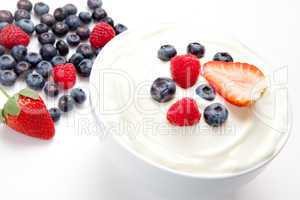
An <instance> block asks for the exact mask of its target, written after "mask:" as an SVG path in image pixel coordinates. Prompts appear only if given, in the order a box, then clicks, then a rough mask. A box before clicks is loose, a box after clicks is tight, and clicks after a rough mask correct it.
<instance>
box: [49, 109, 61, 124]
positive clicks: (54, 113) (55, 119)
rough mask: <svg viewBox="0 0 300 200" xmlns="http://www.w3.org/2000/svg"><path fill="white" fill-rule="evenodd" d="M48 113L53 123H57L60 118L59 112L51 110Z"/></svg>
mask: <svg viewBox="0 0 300 200" xmlns="http://www.w3.org/2000/svg"><path fill="white" fill-rule="evenodd" d="M49 113H50V116H51V118H52V120H53V122H54V123H55V122H58V121H59V120H60V118H61V111H60V110H59V109H58V108H51V109H49Z"/></svg>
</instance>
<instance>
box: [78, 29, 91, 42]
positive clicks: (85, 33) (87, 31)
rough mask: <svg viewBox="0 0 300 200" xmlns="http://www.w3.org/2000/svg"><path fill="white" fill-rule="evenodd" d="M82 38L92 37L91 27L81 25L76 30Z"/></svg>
mask: <svg viewBox="0 0 300 200" xmlns="http://www.w3.org/2000/svg"><path fill="white" fill-rule="evenodd" d="M76 33H77V35H78V36H79V37H80V39H81V40H87V39H88V38H89V37H90V29H89V28H88V27H87V26H80V27H78V28H77V30H76Z"/></svg>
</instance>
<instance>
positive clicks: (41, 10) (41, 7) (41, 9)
mask: <svg viewBox="0 0 300 200" xmlns="http://www.w3.org/2000/svg"><path fill="white" fill-rule="evenodd" d="M33 10H34V13H35V14H36V15H37V16H42V15H44V14H47V13H48V12H49V10H50V8H49V6H48V5H47V4H45V3H43V2H39V3H36V4H35V5H34V8H33Z"/></svg>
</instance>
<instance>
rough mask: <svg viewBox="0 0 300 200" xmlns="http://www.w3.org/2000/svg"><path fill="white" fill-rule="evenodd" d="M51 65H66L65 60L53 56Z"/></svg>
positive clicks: (61, 57)
mask: <svg viewBox="0 0 300 200" xmlns="http://www.w3.org/2000/svg"><path fill="white" fill-rule="evenodd" d="M51 63H52V65H54V66H55V65H59V64H66V63H67V60H66V58H65V57H63V56H55V57H53V58H52V60H51Z"/></svg>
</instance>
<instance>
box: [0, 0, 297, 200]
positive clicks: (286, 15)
mask: <svg viewBox="0 0 300 200" xmlns="http://www.w3.org/2000/svg"><path fill="white" fill-rule="evenodd" d="M16 1H17V0H0V3H1V9H9V10H14V9H15V5H16ZM45 2H47V3H48V4H49V5H51V12H52V11H53V9H54V8H56V7H58V6H63V5H64V4H65V3H69V2H72V3H74V4H76V5H77V6H78V7H80V8H81V10H83V9H86V1H85V0H73V1H72V0H55V1H54V0H45ZM104 8H105V9H106V10H107V11H108V13H109V14H110V16H111V17H113V18H114V19H115V21H117V22H122V23H124V24H126V25H127V26H128V27H129V28H138V27H139V25H141V24H144V25H145V24H153V23H161V22H174V21H187V22H194V24H195V26H194V27H191V28H190V30H188V31H193V29H205V28H207V27H209V26H218V27H220V30H224V29H226V30H227V32H232V34H233V35H235V36H236V37H237V38H238V39H239V40H241V41H242V42H243V43H245V44H246V45H247V46H249V47H250V48H251V49H253V50H255V51H256V52H257V53H258V54H260V55H261V56H263V57H264V58H266V59H267V60H269V61H270V62H271V63H273V64H275V65H276V66H277V67H282V66H288V81H289V84H288V87H289V90H290V99H291V103H292V106H293V109H292V111H293V119H294V121H293V127H292V136H291V138H290V141H289V143H288V145H287V146H286V148H285V149H284V151H283V152H282V153H281V154H280V155H279V157H278V158H277V159H275V161H273V163H272V164H271V165H270V167H268V168H267V169H266V171H264V173H263V174H261V175H260V176H259V177H258V178H257V179H255V181H253V182H252V183H250V184H249V185H247V186H246V187H244V188H242V189H241V190H239V191H237V194H236V195H234V196H232V197H230V198H228V200H229V199H230V200H253V199H256V200H267V199H272V200H294V199H297V198H299V196H300V190H299V179H300V173H299V169H300V158H299V155H300V148H299V146H300V137H299V136H298V133H299V131H300V126H299V123H298V116H297V115H298V114H299V111H300V109H299V102H300V95H299V76H300V75H299V74H300V70H299V67H300V66H299V64H300V62H299V61H298V60H299V57H300V50H299V46H300V39H299V38H300V28H299V27H300V22H299V19H300V14H299V10H300V5H299V3H298V1H297V0H278V1H274V0H272V1H271V0H264V1H263V0H251V1H250V0H245V1H241V0H226V1H217V0H194V1H193V0H185V1H175V0H164V1H163V0H151V1H146V0H127V1H122V0H106V1H105V2H104ZM297 12H298V13H297ZM31 50H36V51H37V50H38V48H37V46H36V45H31ZM85 85H86V83H83V84H82V86H85ZM55 103H56V102H55V101H51V102H50V103H49V102H48V105H49V104H53V105H55ZM93 123H94V122H93V120H92V117H91V115H90V114H89V109H88V106H87V105H86V106H85V107H84V108H78V109H76V111H74V112H72V113H70V114H69V115H68V116H64V118H63V119H62V120H61V121H60V123H59V124H58V125H57V135H56V137H55V139H54V140H53V141H51V142H43V141H39V140H35V139H31V138H28V137H25V136H22V135H19V134H15V133H14V132H12V131H10V130H8V129H7V128H5V127H0V199H6V200H17V199H18V200H19V199H31V200H38V199H43V200H50V199H57V200H66V199H72V200H96V199H107V200H120V199H124V200H126V199H151V200H152V199H156V200H160V199H161V198H160V197H159V196H158V195H157V194H149V193H147V192H144V191H140V190H139V188H138V185H137V184H136V183H131V182H130V180H128V179H125V178H124V177H123V175H122V174H121V173H119V171H118V170H115V169H114V168H113V167H111V165H109V164H108V163H109V161H108V160H110V159H117V158H110V155H111V154H110V152H107V151H106V149H105V146H104V145H102V144H103V143H102V142H101V141H100V139H99V137H98V136H99V135H98V134H97V133H98V130H97V129H96V127H95V126H94V124H93Z"/></svg>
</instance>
